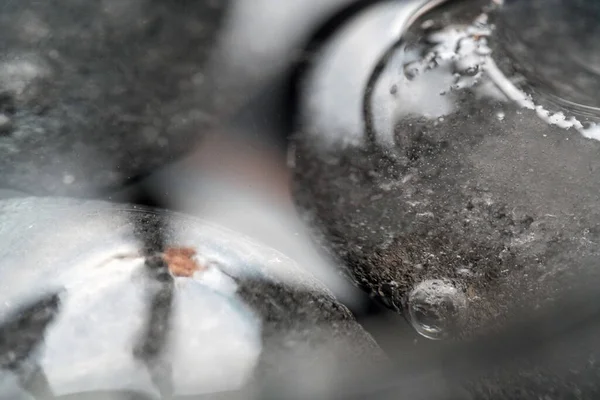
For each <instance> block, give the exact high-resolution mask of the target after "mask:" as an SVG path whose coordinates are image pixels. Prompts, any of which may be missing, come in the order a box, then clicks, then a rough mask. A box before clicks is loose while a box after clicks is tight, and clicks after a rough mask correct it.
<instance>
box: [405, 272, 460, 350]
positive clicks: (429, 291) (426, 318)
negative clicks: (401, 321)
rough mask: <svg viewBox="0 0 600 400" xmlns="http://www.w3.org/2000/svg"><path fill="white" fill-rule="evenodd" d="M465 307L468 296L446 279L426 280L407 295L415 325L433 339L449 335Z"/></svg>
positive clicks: (417, 329) (412, 320)
mask: <svg viewBox="0 0 600 400" xmlns="http://www.w3.org/2000/svg"><path fill="white" fill-rule="evenodd" d="M466 308H467V299H466V297H465V295H464V294H463V293H462V292H461V291H460V290H458V289H457V288H456V287H455V286H454V285H453V284H452V282H450V281H448V280H446V279H430V280H426V281H423V282H421V283H419V284H418V285H416V286H415V287H414V289H413V290H412V292H411V293H410V294H409V297H408V313H409V318H410V322H411V324H412V326H413V327H414V328H415V330H416V331H417V332H418V333H419V334H420V335H422V336H424V337H426V338H428V339H433V340H439V339H443V338H445V337H447V336H449V335H450V334H451V333H452V332H453V330H454V328H455V327H456V325H457V323H458V322H459V320H460V318H461V316H462V315H463V313H464V311H465V309H466Z"/></svg>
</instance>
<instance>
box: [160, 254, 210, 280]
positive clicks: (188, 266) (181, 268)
mask: <svg viewBox="0 0 600 400" xmlns="http://www.w3.org/2000/svg"><path fill="white" fill-rule="evenodd" d="M195 255H196V250H194V249H192V248H190V247H169V248H168V249H167V250H166V251H165V252H164V254H163V258H164V260H165V262H166V263H167V265H168V266H169V270H170V271H171V273H172V274H173V275H175V276H183V277H187V278H189V277H191V276H192V275H194V272H196V271H201V270H204V269H206V268H205V267H204V266H201V265H200V264H198V263H197V262H196V260H194V259H193V258H192V257H194V256H195Z"/></svg>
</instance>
